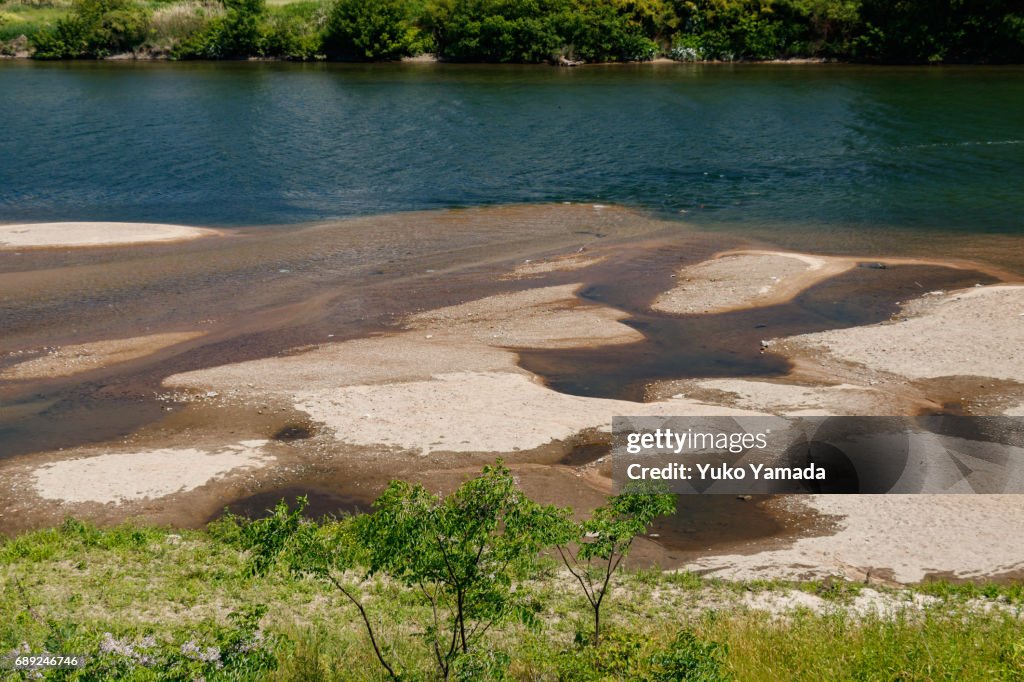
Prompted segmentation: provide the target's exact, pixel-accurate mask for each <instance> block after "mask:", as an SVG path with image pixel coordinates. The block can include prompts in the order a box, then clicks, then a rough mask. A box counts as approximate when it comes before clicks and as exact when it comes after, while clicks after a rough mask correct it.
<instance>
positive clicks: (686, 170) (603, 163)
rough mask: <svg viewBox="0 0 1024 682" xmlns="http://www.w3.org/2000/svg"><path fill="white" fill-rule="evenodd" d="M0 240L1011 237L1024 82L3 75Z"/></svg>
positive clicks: (452, 74) (816, 69)
mask: <svg viewBox="0 0 1024 682" xmlns="http://www.w3.org/2000/svg"><path fill="white" fill-rule="evenodd" d="M0 93H3V102H4V107H3V109H2V111H0V222H11V221H41V220H97V219H114V220H146V221H160V222H172V223H187V224H197V225H245V224H278V223H299V222H306V221H313V220H321V219H330V218H336V217H345V216H352V215H366V214H372V213H385V212H393V211H400V210H409V209H423V208H436V207H447V206H463V205H479V204H503V203H514V202H548V201H577V200H579V201H590V202H606V203H620V204H625V205H630V206H635V207H640V208H644V209H648V210H653V211H655V212H658V213H660V214H662V215H666V216H677V217H680V218H683V219H686V220H689V221H694V222H697V223H702V224H705V225H709V226H710V225H722V224H729V225H742V226H747V227H752V228H762V227H764V226H787V227H792V228H795V229H812V230H815V231H822V230H824V231H828V230H836V231H837V232H838V231H843V230H846V231H849V230H850V228H854V229H866V228H870V229H875V230H892V229H903V228H913V229H918V230H954V231H969V232H972V233H989V234H991V233H1002V234H1004V235H1006V234H1014V233H1020V232H1021V231H1022V230H1024V227H1022V218H1021V216H1024V172H1022V171H1024V69H1020V68H999V69H996V68H965V69H954V68H948V69H947V68H941V69H940V68H928V69H926V68H901V69H897V68H893V69H889V68H877V67H876V68H867V67H852V66H841V65H821V66H818V65H815V66H777V65H774V66H773V65H762V66H753V65H748V66H724V65H709V66H692V65H690V66H687V65H654V66H652V65H639V66H625V67H609V68H604V67H593V68H583V69H556V68H550V67H543V66H541V67H493V66H491V67H479V66H455V65H421V64H417V65H371V66H344V65H323V64H320V65H297V64H248V63H237V64H236V63H220V64H167V63H140V64H130V63H105V64H104V63H76V64H67V63H59V64H37V63H26V62H6V63H0Z"/></svg>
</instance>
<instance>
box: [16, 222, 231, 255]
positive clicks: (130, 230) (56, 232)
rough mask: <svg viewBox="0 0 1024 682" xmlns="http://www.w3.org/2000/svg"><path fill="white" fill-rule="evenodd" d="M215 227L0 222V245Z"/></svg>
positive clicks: (120, 239)
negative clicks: (19, 223)
mask: <svg viewBox="0 0 1024 682" xmlns="http://www.w3.org/2000/svg"><path fill="white" fill-rule="evenodd" d="M217 234H220V233H219V232H218V231H217V230H210V229H207V228H202V227H187V226H184V225H162V224H156V223H103V222H67V223H26V224H21V225H0V249H18V248H32V247H74V246H113V245H118V244H144V243H149V242H172V241H184V240H187V239H198V238H199V237H209V236H213V235H217Z"/></svg>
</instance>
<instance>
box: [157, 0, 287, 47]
mask: <svg viewBox="0 0 1024 682" xmlns="http://www.w3.org/2000/svg"><path fill="white" fill-rule="evenodd" d="M223 4H224V9H225V13H224V15H223V16H221V17H217V18H216V19H213V20H212V21H210V23H209V24H208V25H207V27H206V29H205V30H203V31H201V32H199V33H197V34H194V35H192V36H191V37H189V38H187V39H185V40H183V41H182V42H181V44H179V45H178V46H177V47H175V49H174V50H173V52H172V56H173V57H174V58H175V59H245V58H246V57H262V56H265V55H266V54H267V27H266V24H265V22H264V14H265V13H266V0H223Z"/></svg>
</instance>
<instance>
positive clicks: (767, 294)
mask: <svg viewBox="0 0 1024 682" xmlns="http://www.w3.org/2000/svg"><path fill="white" fill-rule="evenodd" d="M854 265H856V262H855V261H853V260H851V259H849V258H828V257H825V256H809V255H805V254H801V253H780V252H773V251H734V252H729V253H725V254H721V255H719V256H718V257H716V258H713V259H711V260H708V261H704V262H702V263H698V264H696V265H690V266H687V267H685V268H682V269H681V270H679V272H678V273H677V274H676V279H677V282H678V284H677V286H676V287H675V288H674V289H672V290H670V291H666V292H665V293H663V294H661V295H660V296H659V297H658V298H657V299H655V301H654V304H653V305H652V307H653V308H654V310H660V311H662V312H666V313H674V314H677V315H691V314H697V313H719V312H724V311H727V310H736V309H738V308H746V307H752V306H767V305H775V304H777V303H782V302H785V301H787V300H789V299H791V298H793V296H795V295H797V294H798V293H800V292H801V291H803V290H804V289H806V288H808V287H809V286H812V285H814V284H816V283H818V282H821V281H823V280H825V279H827V278H829V277H833V276H835V275H838V274H839V273H841V272H844V271H846V270H848V269H850V268H852V267H854Z"/></svg>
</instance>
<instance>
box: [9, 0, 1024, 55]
mask: <svg viewBox="0 0 1024 682" xmlns="http://www.w3.org/2000/svg"><path fill="white" fill-rule="evenodd" d="M8 1H10V0H8ZM0 2H2V0H0ZM2 6H4V7H7V5H2ZM19 7H22V6H19ZM149 7H152V8H154V9H155V10H156V11H155V12H152V13H151V12H150V10H149V9H148V8H149ZM22 9H24V8H23V7H22ZM22 9H19V14H17V15H15V14H12V13H8V12H6V11H5V12H3V13H0V22H2V23H3V24H4V26H2V27H0V34H2V35H6V36H7V39H11V38H14V37H16V36H15V34H14V33H12V31H15V29H14V28H13V27H15V26H17V27H18V28H17V30H18V31H21V27H23V26H26V27H27V28H26V31H25V32H26V33H27V34H28V35H29V38H30V39H31V40H32V41H33V42H34V45H35V48H36V56H38V57H41V58H66V57H104V56H108V55H110V54H113V53H116V52H129V51H137V50H142V51H147V50H148V51H151V52H155V53H162V52H169V53H171V54H172V55H173V56H175V57H178V58H208V59H237V58H246V57H283V58H293V59H316V58H327V59H339V60H356V61H363V60H390V59H398V58H401V57H405V56H410V55H415V54H418V53H420V52H432V53H435V54H437V55H438V56H439V57H440V58H442V59H445V60H450V61H463V62H526V63H530V62H543V61H552V60H559V59H561V58H565V59H569V60H583V61H588V62H594V61H631V60H644V59H650V58H652V57H655V56H658V55H665V56H669V57H672V58H674V59H678V60H681V61H698V60H727V61H728V60H740V59H755V60H764V59H776V58H791V57H825V58H839V59H856V60H861V61H879V62H899V63H933V62H1019V61H1022V60H1024V7H1022V6H1021V5H1020V3H1019V2H1017V1H1016V0H994V1H992V2H986V1H984V0H897V1H895V2H893V1H890V0H296V1H295V2H293V3H289V4H283V5H275V6H274V7H271V8H268V7H266V6H265V4H264V1H263V0H220V2H216V1H215V0H185V1H182V2H173V0H172V3H170V4H169V3H167V2H166V0H74V1H73V4H72V6H71V9H70V11H69V12H68V13H67V15H65V16H63V17H62V18H59V19H58V20H56V21H55V22H53V21H50V19H51V18H52V14H45V12H51V13H52V12H53V11H54V10H53V9H52V8H47V9H46V10H45V11H44V10H43V9H39V10H32V11H34V12H37V13H38V16H39V17H40V21H48V22H49V25H48V26H47V25H46V24H42V26H44V28H43V29H42V30H38V31H36V30H33V29H32V25H31V22H29V23H25V21H26V20H25V19H24V16H25V15H24V13H23V12H22Z"/></svg>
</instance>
